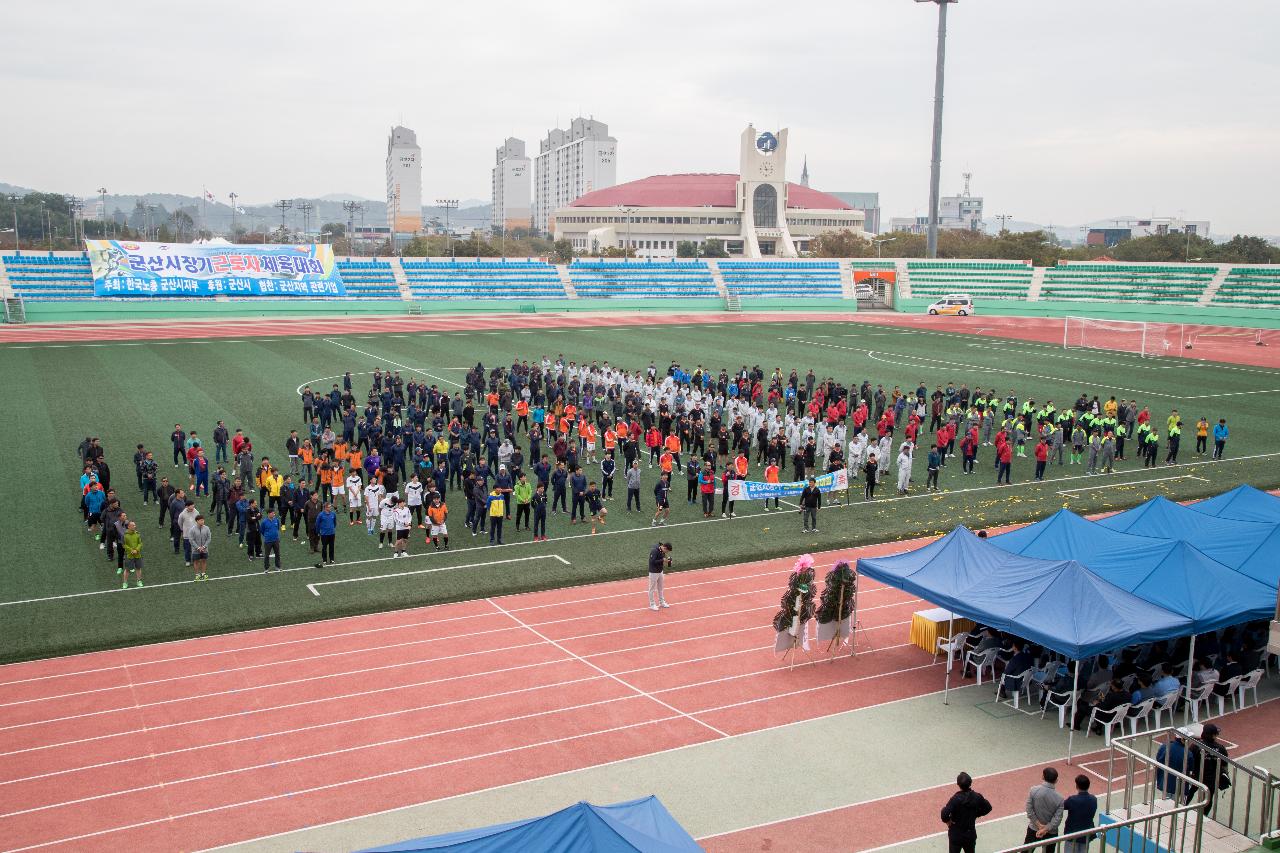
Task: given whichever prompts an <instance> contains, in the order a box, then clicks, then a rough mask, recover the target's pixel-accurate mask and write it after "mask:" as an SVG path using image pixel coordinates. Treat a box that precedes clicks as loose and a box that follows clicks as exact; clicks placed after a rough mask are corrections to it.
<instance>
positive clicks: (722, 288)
mask: <svg viewBox="0 0 1280 853" xmlns="http://www.w3.org/2000/svg"><path fill="white" fill-rule="evenodd" d="M706 264H707V269H709V270H711V283H712V284H714V285H715V286H716V292H718V293H719V294H720V298H721V299H724V300H726V302H727V301H728V299H729V288H728V287H727V286H726V285H725V283H724V275H723V274H722V273H721V272H720V262H719V261H717V260H714V259H712V258H708V259H707V260H706ZM729 310H731V311H732V310H733V309H729ZM738 310H742V309H741V308H739V309H738Z"/></svg>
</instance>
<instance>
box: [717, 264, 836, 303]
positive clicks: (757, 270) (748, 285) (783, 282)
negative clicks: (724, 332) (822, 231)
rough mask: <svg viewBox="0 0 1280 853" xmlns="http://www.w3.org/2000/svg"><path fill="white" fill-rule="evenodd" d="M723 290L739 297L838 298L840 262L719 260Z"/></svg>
mask: <svg viewBox="0 0 1280 853" xmlns="http://www.w3.org/2000/svg"><path fill="white" fill-rule="evenodd" d="M717 265H718V266H719V267H720V277H721V279H723V280H724V286H725V288H726V289H727V290H728V291H729V292H730V293H734V294H737V295H738V296H790V297H794V298H797V299H805V298H810V297H815V296H816V297H823V298H831V297H834V298H837V299H838V298H840V296H841V295H842V293H841V289H840V262H839V261H834V260H832V261H825V260H824V261H817V260H815V261H807V260H801V261H719V262H718V264H717Z"/></svg>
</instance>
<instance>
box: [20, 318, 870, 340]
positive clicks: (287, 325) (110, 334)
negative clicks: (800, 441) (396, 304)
mask: <svg viewBox="0 0 1280 853" xmlns="http://www.w3.org/2000/svg"><path fill="white" fill-rule="evenodd" d="M853 318H854V315H853V314H836V313H830V312H815V313H790V312H788V313H786V314H781V315H780V314H752V313H747V312H742V313H733V314H730V313H724V312H720V313H717V312H705V313H699V314H662V315H658V314H621V313H619V314H483V315H455V316H444V317H409V316H405V315H395V316H383V317H376V316H375V317H367V316H363V315H359V316H343V317H300V318H297V319H287V320H285V319H276V318H272V319H261V318H256V317H239V318H235V319H219V318H209V319H204V318H201V319H199V320H156V321H145V322H134V323H29V324H27V325H22V326H0V344H5V343H8V344H21V343H58V342H63V341H142V340H146V341H159V340H174V339H182V338H194V339H201V340H203V339H207V338H237V339H238V338H255V337H285V336H296V335H306V336H313V337H314V336H322V335H355V334H366V333H388V334H391V333H401V332H450V331H480V330H487V329H493V330H501V329H528V328H532V329H561V328H566V327H574V326H584V325H589V326H635V325H646V324H655V325H657V324H661V325H681V324H699V323H744V322H752V323H763V322H777V323H788V322H831V323H841V322H848V321H850V320H852V319H853Z"/></svg>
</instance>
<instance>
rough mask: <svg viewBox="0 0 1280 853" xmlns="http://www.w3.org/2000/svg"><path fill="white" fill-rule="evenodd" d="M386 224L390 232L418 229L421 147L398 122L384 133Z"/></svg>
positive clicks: (415, 230) (414, 230) (413, 231)
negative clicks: (385, 151)
mask: <svg viewBox="0 0 1280 853" xmlns="http://www.w3.org/2000/svg"><path fill="white" fill-rule="evenodd" d="M387 227H388V228H389V229H391V233H393V234H414V233H416V232H418V231H421V230H422V149H421V148H419V147H418V136H417V134H415V133H414V132H413V131H412V130H410V129H409V128H407V127H400V126H399V125H396V126H395V127H393V128H391V133H390V135H388V137H387Z"/></svg>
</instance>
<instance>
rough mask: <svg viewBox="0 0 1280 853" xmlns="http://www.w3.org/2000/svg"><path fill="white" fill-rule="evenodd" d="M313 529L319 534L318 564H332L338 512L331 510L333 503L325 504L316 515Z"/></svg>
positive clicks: (317, 566) (318, 565) (317, 565)
mask: <svg viewBox="0 0 1280 853" xmlns="http://www.w3.org/2000/svg"><path fill="white" fill-rule="evenodd" d="M315 530H316V532H317V533H318V534H319V535H320V562H318V563H316V568H319V567H320V566H324V565H329V566H332V565H333V564H334V556H333V545H334V541H335V540H336V539H337V534H338V514H337V513H335V512H334V511H333V504H325V505H324V509H322V510H321V511H320V514H319V515H317V516H316V521H315Z"/></svg>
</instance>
